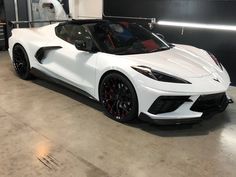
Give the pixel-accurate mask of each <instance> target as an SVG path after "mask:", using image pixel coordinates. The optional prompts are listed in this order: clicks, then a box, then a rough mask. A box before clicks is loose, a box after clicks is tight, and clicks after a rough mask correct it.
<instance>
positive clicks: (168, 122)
mask: <svg viewBox="0 0 236 177" xmlns="http://www.w3.org/2000/svg"><path fill="white" fill-rule="evenodd" d="M139 118H140V119H141V120H143V121H145V122H149V123H155V124H158V125H174V124H194V123H198V122H200V121H202V120H203V118H202V117H199V118H187V119H151V118H150V117H149V116H148V115H146V114H144V113H141V114H140V115H139Z"/></svg>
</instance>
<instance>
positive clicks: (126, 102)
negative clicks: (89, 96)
mask: <svg viewBox="0 0 236 177" xmlns="http://www.w3.org/2000/svg"><path fill="white" fill-rule="evenodd" d="M99 96H100V102H101V103H102V105H103V107H104V109H105V111H106V113H107V114H108V116H109V117H110V118H112V119H114V120H116V121H118V122H130V121H132V120H134V119H135V118H137V116H138V99H137V95H136V92H135V89H134V87H133V85H132V84H131V82H130V81H129V80H128V79H127V78H126V77H125V76H123V75H122V74H119V73H110V74H108V75H106V76H105V77H104V78H103V79H102V81H101V84H100V89H99Z"/></svg>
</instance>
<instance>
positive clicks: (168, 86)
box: [9, 24, 230, 119]
mask: <svg viewBox="0 0 236 177" xmlns="http://www.w3.org/2000/svg"><path fill="white" fill-rule="evenodd" d="M56 26H57V24H53V25H49V26H45V27H41V28H36V29H14V30H13V31H12V33H13V35H12V37H11V38H10V39H9V53H10V56H11V57H12V52H11V51H12V48H13V47H14V45H15V44H16V43H20V44H21V45H22V46H23V47H24V48H25V49H26V51H27V53H28V55H29V59H30V64H31V67H34V68H37V69H39V70H41V71H43V72H45V73H46V74H48V75H49V76H52V77H55V78H58V79H60V80H62V81H64V82H67V83H69V84H72V85H74V86H76V87H78V88H80V89H82V90H84V91H85V92H87V93H89V94H90V95H91V96H93V97H94V98H95V99H96V100H99V95H98V93H99V82H100V79H101V77H102V76H103V75H104V74H105V73H106V72H108V71H111V70H115V71H119V72H121V73H123V74H124V75H125V76H127V77H128V79H129V80H130V81H131V83H132V84H133V86H134V88H135V90H136V93H137V96H138V101H139V113H145V114H147V115H149V116H150V117H151V118H152V119H185V118H197V117H200V116H201V115H202V113H201V112H193V111H191V110H190V107H191V106H192V104H193V103H194V101H196V99H197V98H198V97H199V96H200V95H204V94H213V93H221V92H226V91H227V89H228V87H229V85H230V78H229V76H228V73H227V71H226V70H225V69H223V71H222V70H221V69H220V68H219V67H218V66H217V65H216V64H215V62H214V61H213V59H212V58H211V57H210V56H209V54H208V53H207V52H206V51H204V50H201V49H198V48H195V47H192V46H187V45H176V46H175V47H174V48H172V49H170V50H166V51H161V52H155V53H149V54H137V55H112V54H106V53H101V52H98V53H95V54H92V53H88V52H84V51H78V50H77V49H76V48H75V47H74V46H73V45H72V44H69V43H67V42H65V41H63V40H62V39H60V38H58V37H57V36H56V35H55V32H54V28H55V27H56ZM43 46H44V47H45V46H61V47H62V48H61V49H58V50H53V51H51V52H49V53H48V54H47V57H46V59H45V60H43V61H42V64H40V63H39V62H38V61H37V60H36V58H35V57H34V55H35V53H36V52H37V50H38V49H39V48H40V47H43ZM138 65H145V66H148V67H151V68H153V69H155V70H158V71H162V72H165V73H168V74H171V75H174V76H178V77H180V78H183V79H185V80H187V81H189V82H191V83H192V84H176V83H166V82H159V81H156V80H153V79H150V78H148V77H146V76H144V75H142V74H140V73H138V72H137V71H135V70H134V69H132V68H131V66H138ZM216 78H217V79H219V81H220V82H216V81H215V80H214V79H216ZM161 95H169V96H177V95H188V96H191V99H192V100H193V102H186V103H185V104H183V105H182V106H181V107H180V108H178V109H177V110H176V111H174V112H170V113H165V114H159V115H152V114H150V113H148V109H149V108H150V106H151V105H152V103H153V102H154V101H155V100H156V99H157V98H158V97H159V96H161Z"/></svg>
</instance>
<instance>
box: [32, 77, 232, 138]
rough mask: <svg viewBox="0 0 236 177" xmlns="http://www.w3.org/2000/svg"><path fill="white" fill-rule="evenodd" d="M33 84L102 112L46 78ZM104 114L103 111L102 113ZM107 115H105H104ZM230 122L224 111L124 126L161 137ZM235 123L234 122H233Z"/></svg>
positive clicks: (203, 131) (202, 132)
mask: <svg viewBox="0 0 236 177" xmlns="http://www.w3.org/2000/svg"><path fill="white" fill-rule="evenodd" d="M32 82H33V83H34V84H37V85H39V86H42V87H45V88H47V89H50V90H53V91H55V92H57V93H60V94H63V95H65V96H68V97H70V98H72V99H74V100H76V101H78V102H80V103H82V104H85V105H87V106H89V107H92V108H94V109H96V110H98V111H101V112H104V110H103V108H102V105H101V104H100V103H99V102H97V101H95V100H92V99H90V98H88V97H86V96H84V95H82V94H79V93H77V92H74V91H72V90H70V89H67V88H65V87H63V86H61V85H58V84H55V83H52V82H50V81H47V80H42V79H34V80H32ZM104 114H105V113H104ZM106 116H107V115H106ZM228 123H231V119H230V114H229V112H227V111H225V112H223V113H219V114H217V115H216V114H212V115H208V116H207V117H204V118H203V121H201V122H199V123H195V124H176V125H157V124H154V123H148V122H145V121H142V120H140V119H136V120H135V121H134V122H132V123H126V124H125V125H126V126H129V127H133V128H137V129H140V130H142V131H145V132H147V133H150V134H153V135H157V136H162V137H185V136H203V135H208V134H209V133H210V132H213V131H216V130H218V129H221V128H223V127H224V126H225V125H226V124H228ZM234 123H235V124H236V122H234Z"/></svg>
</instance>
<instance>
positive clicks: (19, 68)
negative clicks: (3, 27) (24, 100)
mask: <svg viewBox="0 0 236 177" xmlns="http://www.w3.org/2000/svg"><path fill="white" fill-rule="evenodd" d="M12 54H13V66H14V69H15V71H16V73H17V75H18V76H19V77H20V78H21V79H24V80H28V79H30V78H31V77H32V75H31V73H30V63H29V59H28V55H27V53H26V51H25V49H24V47H22V46H21V45H19V44H17V45H15V46H14V48H13V52H12Z"/></svg>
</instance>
